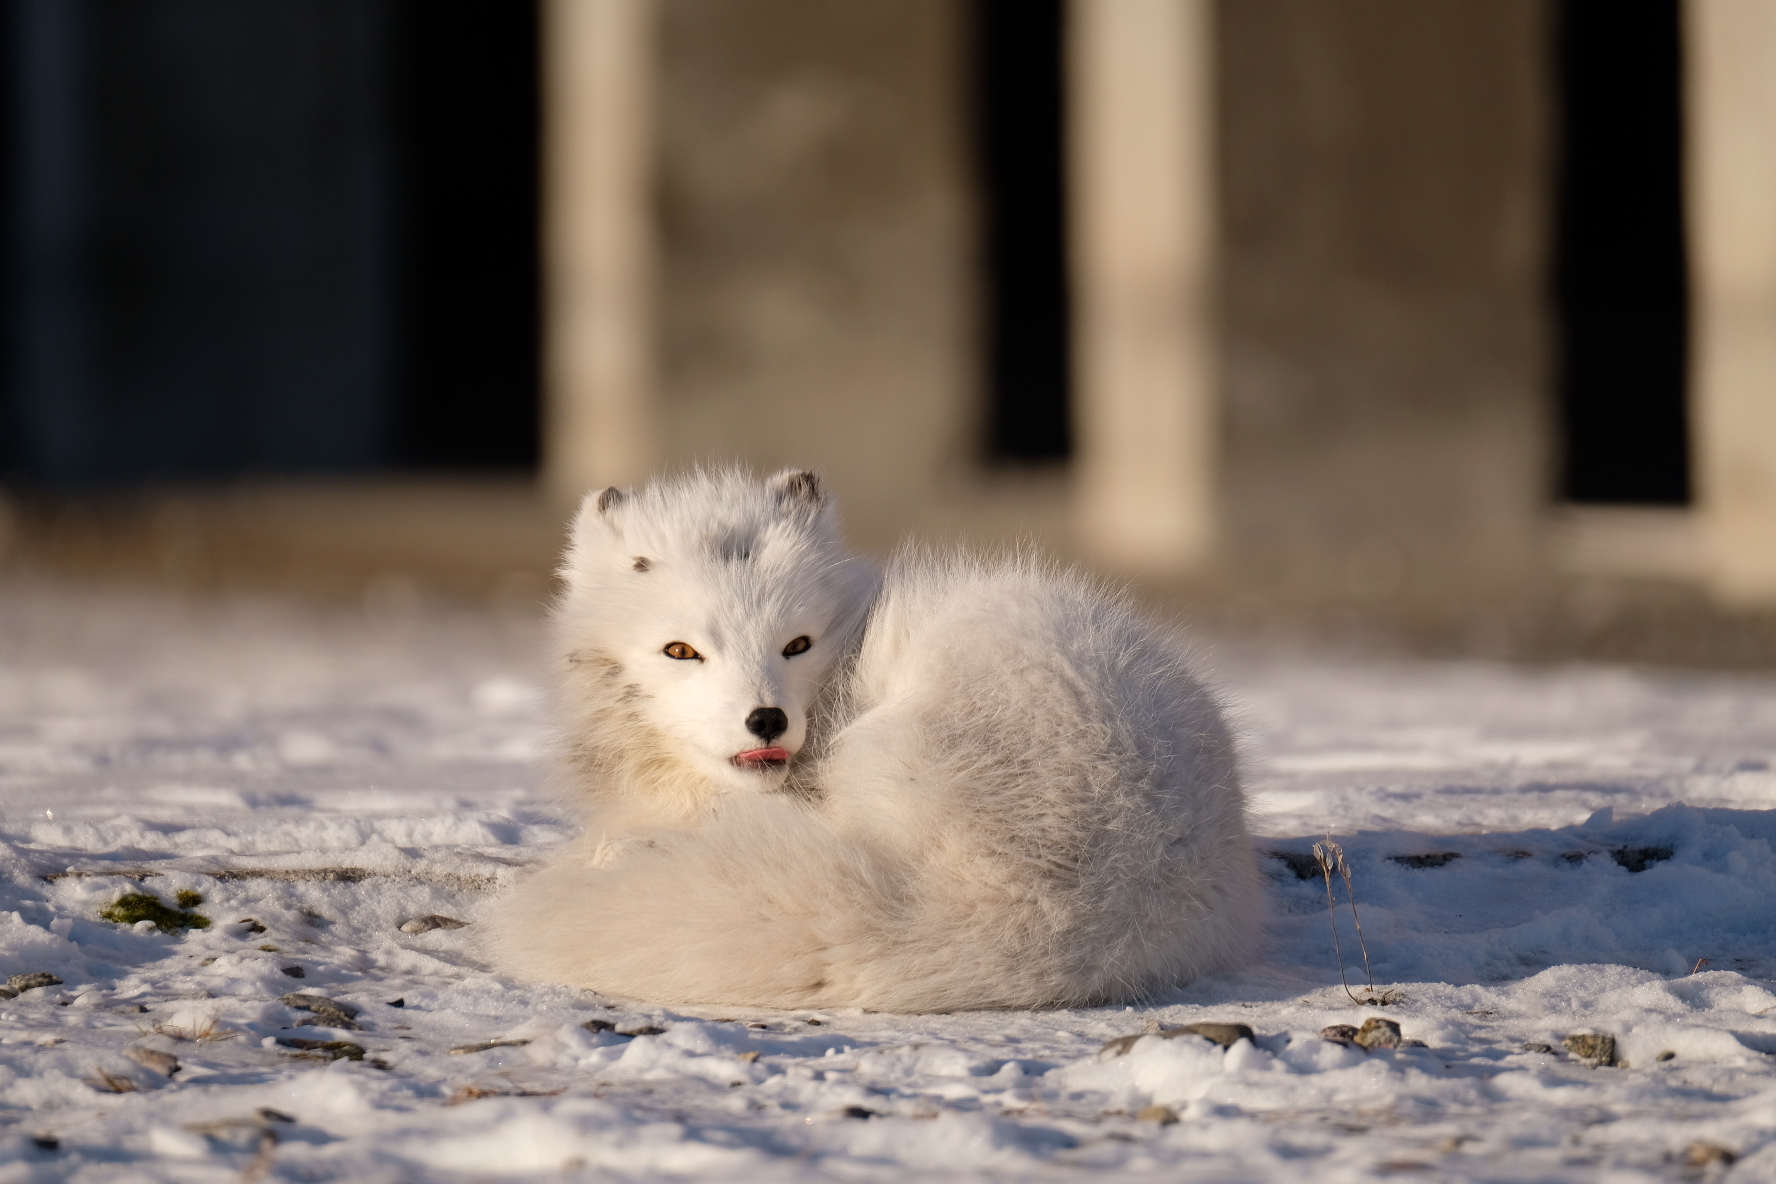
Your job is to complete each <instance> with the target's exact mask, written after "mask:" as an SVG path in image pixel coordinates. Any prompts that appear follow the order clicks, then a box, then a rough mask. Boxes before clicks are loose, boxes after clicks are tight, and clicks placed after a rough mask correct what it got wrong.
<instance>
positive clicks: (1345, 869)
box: [1326, 835, 1375, 996]
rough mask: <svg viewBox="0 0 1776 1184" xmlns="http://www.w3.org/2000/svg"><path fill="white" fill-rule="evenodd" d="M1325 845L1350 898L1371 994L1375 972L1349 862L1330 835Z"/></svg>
mask: <svg viewBox="0 0 1776 1184" xmlns="http://www.w3.org/2000/svg"><path fill="white" fill-rule="evenodd" d="M1326 846H1327V848H1328V849H1329V850H1331V852H1332V857H1333V858H1334V859H1336V860H1337V861H1338V874H1339V875H1341V876H1343V877H1344V893H1345V895H1346V896H1348V897H1349V898H1350V906H1351V920H1352V921H1354V922H1356V926H1357V947H1358V948H1359V949H1361V950H1362V951H1363V977H1364V978H1367V979H1368V980H1369V994H1370V995H1371V996H1373V995H1374V994H1375V974H1374V972H1373V971H1371V970H1370V969H1369V943H1368V942H1366V941H1364V940H1363V918H1362V917H1360V916H1358V915H1357V888H1356V885H1354V884H1352V883H1351V869H1350V864H1348V863H1346V862H1345V861H1344V848H1343V847H1340V846H1339V845H1338V844H1337V843H1334V842H1333V841H1332V836H1331V835H1327V836H1326Z"/></svg>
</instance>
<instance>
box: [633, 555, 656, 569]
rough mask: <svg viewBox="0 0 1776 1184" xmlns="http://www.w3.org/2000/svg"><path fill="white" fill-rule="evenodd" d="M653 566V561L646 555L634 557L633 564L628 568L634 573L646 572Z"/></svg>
mask: <svg viewBox="0 0 1776 1184" xmlns="http://www.w3.org/2000/svg"><path fill="white" fill-rule="evenodd" d="M653 565H654V561H653V560H652V559H649V558H648V557H647V556H646V555H637V556H636V557H635V562H634V563H632V564H630V565H629V566H630V567H632V568H634V569H635V570H636V571H646V570H647V569H648V568H650V567H652V566H653Z"/></svg>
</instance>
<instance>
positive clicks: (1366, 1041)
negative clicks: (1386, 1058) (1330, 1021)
mask: <svg viewBox="0 0 1776 1184" xmlns="http://www.w3.org/2000/svg"><path fill="white" fill-rule="evenodd" d="M1354 1039H1355V1040H1356V1042H1357V1043H1358V1044H1360V1045H1362V1046H1363V1047H1364V1048H1366V1049H1369V1050H1370V1051H1371V1052H1373V1051H1374V1050H1376V1049H1378V1048H1399V1047H1400V1043H1401V1041H1400V1025H1399V1024H1396V1023H1395V1022H1394V1021H1393V1020H1384V1019H1382V1018H1381V1017H1380V1016H1370V1017H1369V1018H1368V1019H1366V1020H1364V1021H1363V1026H1362V1027H1361V1028H1358V1029H1357V1034H1356V1036H1355V1038H1354Z"/></svg>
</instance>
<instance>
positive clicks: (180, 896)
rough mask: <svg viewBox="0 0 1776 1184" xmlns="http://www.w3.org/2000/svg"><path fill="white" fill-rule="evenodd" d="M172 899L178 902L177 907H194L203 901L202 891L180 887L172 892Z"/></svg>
mask: <svg viewBox="0 0 1776 1184" xmlns="http://www.w3.org/2000/svg"><path fill="white" fill-rule="evenodd" d="M173 899H174V900H176V901H178V902H179V907H180V908H182V909H194V908H196V907H197V906H198V905H200V904H202V903H203V893H201V892H193V891H192V890H191V889H189V888H181V889H179V890H178V891H177V892H175V893H174V894H173ZM199 928H202V926H199Z"/></svg>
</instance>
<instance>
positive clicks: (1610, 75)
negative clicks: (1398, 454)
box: [1555, 0, 1690, 504]
mask: <svg viewBox="0 0 1776 1184" xmlns="http://www.w3.org/2000/svg"><path fill="white" fill-rule="evenodd" d="M1558 32H1559V37H1558V70H1559V87H1560V98H1561V113H1560V156H1559V191H1558V213H1557V230H1556V235H1557V238H1556V253H1555V297H1556V303H1557V307H1558V313H1559V330H1560V333H1559V345H1560V389H1561V412H1562V417H1561V418H1562V427H1563V429H1564V432H1563V443H1564V462H1565V464H1564V482H1563V486H1564V487H1563V491H1562V492H1563V493H1564V495H1565V496H1566V498H1567V499H1568V500H1571V501H1576V502H1620V503H1635V502H1638V503H1650V504H1682V503H1686V502H1688V501H1689V498H1690V473H1689V429H1688V421H1687V416H1686V411H1685V398H1684V394H1685V370H1686V366H1687V354H1688V315H1689V312H1688V303H1689V298H1688V285H1687V281H1686V275H1685V258H1684V229H1683V161H1682V133H1683V118H1682V116H1683V110H1682V79H1681V68H1682V66H1681V62H1682V53H1681V45H1680V40H1679V38H1680V25H1679V14H1678V0H1562V3H1561V4H1560V8H1559V31H1558Z"/></svg>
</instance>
